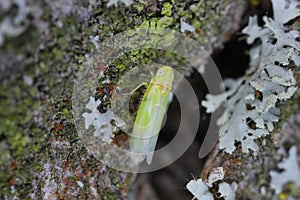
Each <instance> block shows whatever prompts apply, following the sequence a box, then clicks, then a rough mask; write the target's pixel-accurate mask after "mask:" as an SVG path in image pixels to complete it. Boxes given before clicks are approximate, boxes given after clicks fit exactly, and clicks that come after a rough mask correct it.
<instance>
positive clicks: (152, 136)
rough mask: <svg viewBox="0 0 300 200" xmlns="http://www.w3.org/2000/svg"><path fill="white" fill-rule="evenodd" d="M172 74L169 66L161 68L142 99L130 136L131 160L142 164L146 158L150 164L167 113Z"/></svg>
mask: <svg viewBox="0 0 300 200" xmlns="http://www.w3.org/2000/svg"><path fill="white" fill-rule="evenodd" d="M173 78H174V74H173V70H172V68H171V67H169V66H163V67H161V68H160V69H159V70H158V71H157V73H156V75H155V77H154V78H152V79H151V81H150V84H149V86H148V88H147V90H146V92H145V94H144V96H143V98H142V101H141V104H140V106H139V109H138V112H137V116H136V120H135V122H134V127H133V131H132V135H131V141H130V152H131V158H132V159H133V160H134V161H135V162H136V163H139V162H142V161H143V160H144V159H145V158H146V157H147V160H146V161H147V163H148V164H150V163H151V161H152V158H153V154H154V149H155V146H156V142H157V138H158V134H159V131H160V129H161V126H162V122H163V118H164V115H165V113H166V111H167V106H168V101H169V96H170V94H171V88H172V82H173Z"/></svg>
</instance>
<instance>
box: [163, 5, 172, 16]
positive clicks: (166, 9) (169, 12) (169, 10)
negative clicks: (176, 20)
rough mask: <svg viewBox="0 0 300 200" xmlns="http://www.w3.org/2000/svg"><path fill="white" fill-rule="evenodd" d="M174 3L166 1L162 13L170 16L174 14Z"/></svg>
mask: <svg viewBox="0 0 300 200" xmlns="http://www.w3.org/2000/svg"><path fill="white" fill-rule="evenodd" d="M172 7H173V6H172V4H170V3H169V2H166V3H164V4H163V7H162V10H161V14H162V15H165V16H168V17H170V16H171V15H172Z"/></svg>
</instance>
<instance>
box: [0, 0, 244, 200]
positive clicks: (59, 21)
mask: <svg viewBox="0 0 300 200" xmlns="http://www.w3.org/2000/svg"><path fill="white" fill-rule="evenodd" d="M245 6H246V3H245V2H244V1H233V0H218V1H200V2H197V1H188V2H186V1H174V2H167V1H135V2H134V3H133V4H132V5H130V6H128V7H126V6H125V5H124V4H122V3H119V4H118V6H111V7H107V2H106V1H98V0H96V1H92V0H91V1H84V2H82V1H79V0H76V1H70V0H57V1H49V0H43V1H34V0H27V1H26V0H20V1H6V0H0V20H1V24H2V27H1V29H0V33H1V47H0V60H1V62H0V83H1V85H0V124H1V126H0V150H1V155H0V165H1V168H0V169H1V170H0V197H1V199H126V198H127V194H128V191H129V188H130V185H131V183H132V181H133V180H134V179H135V175H134V174H130V173H123V172H119V171H116V170H114V169H110V168H108V167H106V166H104V165H103V164H102V163H101V162H100V161H98V160H97V159H95V158H94V157H93V156H92V155H90V154H89V153H88V152H87V150H86V148H85V146H84V145H83V143H82V142H81V140H80V139H79V138H78V135H77V132H76V129H75V126H74V121H73V116H72V112H71V107H72V88H73V81H74V79H75V78H76V77H75V72H76V71H77V70H78V69H79V68H80V67H81V64H82V62H83V61H84V58H85V55H86V54H89V53H91V51H92V50H93V49H94V48H95V44H94V43H93V38H94V37H96V36H97V37H99V41H100V42H101V41H103V40H104V39H106V38H108V37H110V36H112V35H114V34H117V33H120V32H122V31H125V30H127V29H128V28H134V27H138V26H154V27H164V28H171V29H173V30H176V31H179V30H180V18H182V19H183V20H184V21H185V22H187V23H189V24H191V25H192V26H193V27H195V28H196V31H195V32H194V33H186V35H187V37H192V38H194V39H196V40H197V41H198V42H199V43H200V44H202V45H203V46H205V47H206V49H207V50H208V52H210V53H212V52H213V50H214V49H216V48H221V47H222V45H223V43H224V41H226V40H228V39H229V38H230V36H231V34H232V33H233V32H234V31H236V30H237V29H238V28H239V23H240V21H241V15H242V14H243V11H244V9H245ZM6 20H8V21H6ZM4 22H5V23H7V24H5V23H4ZM3 24H5V25H6V26H4V25H3ZM3 27H4V28H3ZM191 53H193V52H191ZM145 55H146V56H145ZM157 55H158V53H157V52H154V53H153V54H150V56H149V54H147V53H145V51H141V52H139V53H138V54H137V53H136V52H134V53H132V54H129V55H127V58H126V59H123V60H121V61H118V62H116V63H115V65H114V66H111V67H110V68H109V69H110V70H108V71H109V72H108V76H109V77H118V75H119V74H120V73H123V72H124V71H126V69H129V68H131V67H134V66H135V65H138V64H147V63H149V60H151V59H153V58H155V57H156V56H157ZM113 81H115V80H113ZM111 87H113V86H112V84H107V85H103V88H104V90H105V91H107V92H108V93H109V91H110V89H111ZM199 171H200V169H199ZM184 178H188V179H189V178H190V177H184ZM147 184H148V183H147ZM147 184H145V185H147ZM183 187H184V185H180V186H177V187H175V189H176V188H181V189H182V188H183ZM133 188H135V187H133ZM146 190H148V191H150V193H151V191H152V189H147V188H146V189H143V190H142V191H146ZM134 193H135V192H134V191H133V192H132V193H131V196H130V197H135V196H138V195H137V194H134ZM145 194H146V192H145ZM141 196H143V195H141ZM149 196H151V197H149V198H146V197H145V199H153V198H154V196H155V195H154V194H149Z"/></svg>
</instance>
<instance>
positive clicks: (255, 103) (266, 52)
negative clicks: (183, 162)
mask: <svg viewBox="0 0 300 200" xmlns="http://www.w3.org/2000/svg"><path fill="white" fill-rule="evenodd" d="M281 4H284V1H273V8H274V9H275V10H274V19H275V20H278V21H273V20H272V19H271V18H268V17H266V16H265V17H264V18H263V20H264V22H265V25H264V26H263V27H259V26H258V25H257V18H256V17H253V18H250V20H249V24H248V26H247V27H245V28H244V29H243V31H242V32H243V33H245V34H247V35H248V38H247V42H248V44H252V43H253V42H254V41H255V39H257V38H259V39H260V40H261V44H260V46H258V47H254V48H253V49H252V51H250V59H251V62H250V69H249V70H248V71H247V74H246V76H245V77H243V78H242V81H243V82H244V83H243V84H242V85H241V86H239V87H236V85H237V84H233V85H234V86H231V89H230V90H229V91H227V93H226V94H227V96H226V94H223V95H222V94H220V95H217V96H211V95H209V96H208V97H207V100H205V101H203V102H202V105H204V106H206V107H207V111H209V112H211V111H214V110H216V109H217V108H218V106H220V105H221V102H224V101H225V103H226V109H225V112H224V114H223V115H222V116H221V117H220V118H219V120H218V122H217V124H218V125H219V126H220V127H221V128H220V133H219V135H220V139H219V141H220V143H219V148H220V149H224V151H226V152H227V153H230V154H232V153H233V152H234V150H235V149H236V148H237V146H236V144H237V143H236V142H240V143H241V147H242V151H243V152H244V153H248V152H249V150H252V152H253V153H254V154H256V152H257V151H258V150H259V147H258V145H257V144H256V143H255V140H256V139H258V138H261V137H262V136H266V135H268V134H269V133H270V132H272V131H274V123H275V122H278V121H279V114H280V112H279V109H278V108H277V107H276V106H277V102H279V101H284V100H287V99H290V98H291V97H292V96H293V95H294V94H295V92H296V91H297V86H296V81H295V78H294V72H293V71H292V68H293V66H295V65H297V63H298V59H299V51H300V43H299V42H298V41H297V37H298V36H299V32H298V31H297V30H287V28H286V27H284V24H283V23H285V22H288V21H290V20H291V19H293V18H292V17H295V15H294V14H293V13H295V12H296V11H295V8H293V6H295V3H294V2H293V1H292V2H291V3H290V4H289V6H288V8H289V9H290V10H291V12H292V14H291V15H290V16H289V18H284V19H281V17H282V16H281V14H279V13H280V9H281V6H282V5H281ZM296 10H298V9H296ZM297 13H298V14H297V16H298V15H299V13H300V12H297ZM272 40H273V41H274V40H276V41H275V42H272ZM287 52H289V53H287ZM292 55H296V56H294V57H293V56H292ZM296 67H299V66H296ZM237 82H241V81H240V80H238V81H237ZM232 88H234V90H232ZM224 97H225V98H224ZM226 98H228V100H227V101H226Z"/></svg>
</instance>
